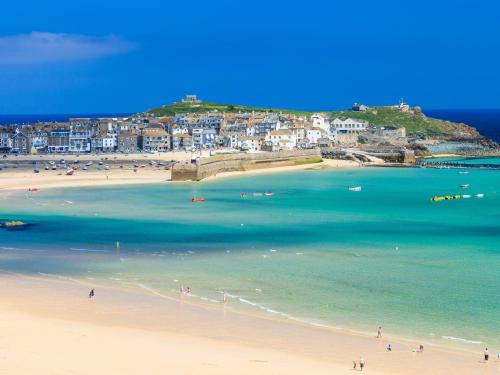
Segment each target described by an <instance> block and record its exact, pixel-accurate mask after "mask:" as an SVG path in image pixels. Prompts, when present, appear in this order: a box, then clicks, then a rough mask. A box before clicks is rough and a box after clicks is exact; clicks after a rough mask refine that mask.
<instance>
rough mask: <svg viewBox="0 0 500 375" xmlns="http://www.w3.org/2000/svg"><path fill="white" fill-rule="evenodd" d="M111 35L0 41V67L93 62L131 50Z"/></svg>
mask: <svg viewBox="0 0 500 375" xmlns="http://www.w3.org/2000/svg"><path fill="white" fill-rule="evenodd" d="M133 48H134V46H133V44H132V43H130V42H128V41H126V40H124V39H122V38H120V37H117V36H114V35H107V36H99V37H96V36H89V35H80V34H63V33H48V32H38V31H34V32H31V33H29V34H19V35H9V36H4V37H0V64H36V63H46V62H60V61H75V60H76V61H80V60H88V59H96V58H100V57H106V56H111V55H116V54H119V53H124V52H128V51H130V50H132V49H133Z"/></svg>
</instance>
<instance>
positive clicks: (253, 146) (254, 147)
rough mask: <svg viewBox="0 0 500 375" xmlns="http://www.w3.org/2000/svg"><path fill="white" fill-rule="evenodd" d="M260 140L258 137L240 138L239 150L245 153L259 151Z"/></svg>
mask: <svg viewBox="0 0 500 375" xmlns="http://www.w3.org/2000/svg"><path fill="white" fill-rule="evenodd" d="M261 144H262V139H261V138H259V137H242V138H241V143H240V148H241V149H242V150H245V151H254V152H255V151H260V148H261Z"/></svg>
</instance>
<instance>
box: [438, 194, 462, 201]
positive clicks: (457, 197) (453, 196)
mask: <svg viewBox="0 0 500 375" xmlns="http://www.w3.org/2000/svg"><path fill="white" fill-rule="evenodd" d="M460 198H462V196H461V195H460V194H456V195H444V196H442V197H432V198H431V201H432V202H440V201H449V200H453V199H460Z"/></svg>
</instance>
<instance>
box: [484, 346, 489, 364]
mask: <svg viewBox="0 0 500 375" xmlns="http://www.w3.org/2000/svg"><path fill="white" fill-rule="evenodd" d="M489 359H490V352H489V351H488V348H486V349H484V361H485V362H488V360H489Z"/></svg>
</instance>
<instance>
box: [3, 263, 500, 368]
mask: <svg viewBox="0 0 500 375" xmlns="http://www.w3.org/2000/svg"><path fill="white" fill-rule="evenodd" d="M0 285H2V286H3V289H4V290H5V293H4V294H3V295H2V297H0V306H1V307H2V311H3V319H2V320H0V329H1V330H2V332H3V334H2V341H1V342H2V354H3V357H4V359H3V361H2V362H3V363H2V368H3V369H6V370H7V373H12V374H20V373H30V372H31V373H33V371H34V369H36V371H35V372H36V373H38V374H49V373H54V372H62V373H67V372H71V373H75V374H85V373H96V374H101V373H102V374H104V373H106V374H115V373H116V374H118V373H119V374H136V373H138V372H137V371H139V369H140V370H141V372H142V373H148V374H156V373H158V374H160V373H164V372H165V371H167V370H168V371H169V372H173V373H207V374H212V373H214V374H215V373H218V374H220V373H222V374H225V373H228V374H229V373H233V372H234V371H235V368H237V369H238V372H241V373H243V374H247V373H248V374H250V373H255V372H257V371H258V372H260V373H263V374H303V373H306V372H309V373H315V374H316V373H317V374H323V373H324V374H326V373H329V374H352V361H353V360H356V361H357V360H358V359H359V357H360V356H363V357H364V358H365V359H366V362H367V370H368V371H369V372H370V373H371V374H376V375H381V374H394V375H396V374H411V375H413V374H421V373H429V374H451V373H452V374H459V375H461V374H464V375H465V374H471V373H483V374H490V373H491V374H493V373H496V371H498V365H499V364H498V363H496V362H495V360H492V361H491V363H488V364H484V363H481V361H480V359H481V356H480V354H478V353H472V352H465V351H460V350H455V349H447V348H442V347H429V346H426V348H425V352H424V353H416V352H415V351H414V349H415V348H416V346H417V344H418V343H411V342H399V341H397V340H394V339H393V338H391V337H390V336H389V337H387V338H386V337H384V338H383V339H376V338H375V337H374V336H375V335H373V336H365V335H360V334H355V333H347V332H344V331H337V330H331V329H324V328H321V327H312V326H309V325H305V324H302V323H300V322H294V321H287V320H283V319H278V318H272V317H269V318H266V317H262V316H254V315H252V314H246V313H242V312H240V311H236V310H234V309H233V308H232V307H231V305H230V303H228V304H227V305H225V304H223V303H221V304H220V305H219V306H212V305H203V304H200V303H193V302H192V301H191V298H189V297H187V296H183V295H179V296H177V297H175V296H168V295H162V294H159V293H155V292H154V291H147V290H144V291H142V292H139V291H137V290H125V289H122V288H114V287H108V286H96V297H95V299H94V300H90V299H89V298H88V297H87V294H88V291H89V290H90V288H92V287H94V285H93V284H92V282H90V281H89V282H87V281H81V280H74V279H73V280H72V279H68V278H62V277H58V276H56V275H52V276H48V275H47V276H43V277H42V276H40V275H36V274H35V275H20V274H13V273H7V272H1V273H0ZM374 328H376V327H374ZM389 342H390V343H391V344H392V345H393V347H394V350H393V352H391V353H388V352H387V351H386V350H385V346H386V345H387V344H388V343H389ZM70 344H71V345H70ZM20 356H22V357H23V358H24V359H25V361H24V362H23V365H21V364H20V363H19V362H18V359H19V357H20ZM57 358H65V360H62V361H60V360H58V359H57ZM89 358H95V361H92V360H86V359H89ZM208 363H210V365H207V364H208ZM103 364H104V367H103ZM29 366H32V367H29Z"/></svg>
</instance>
